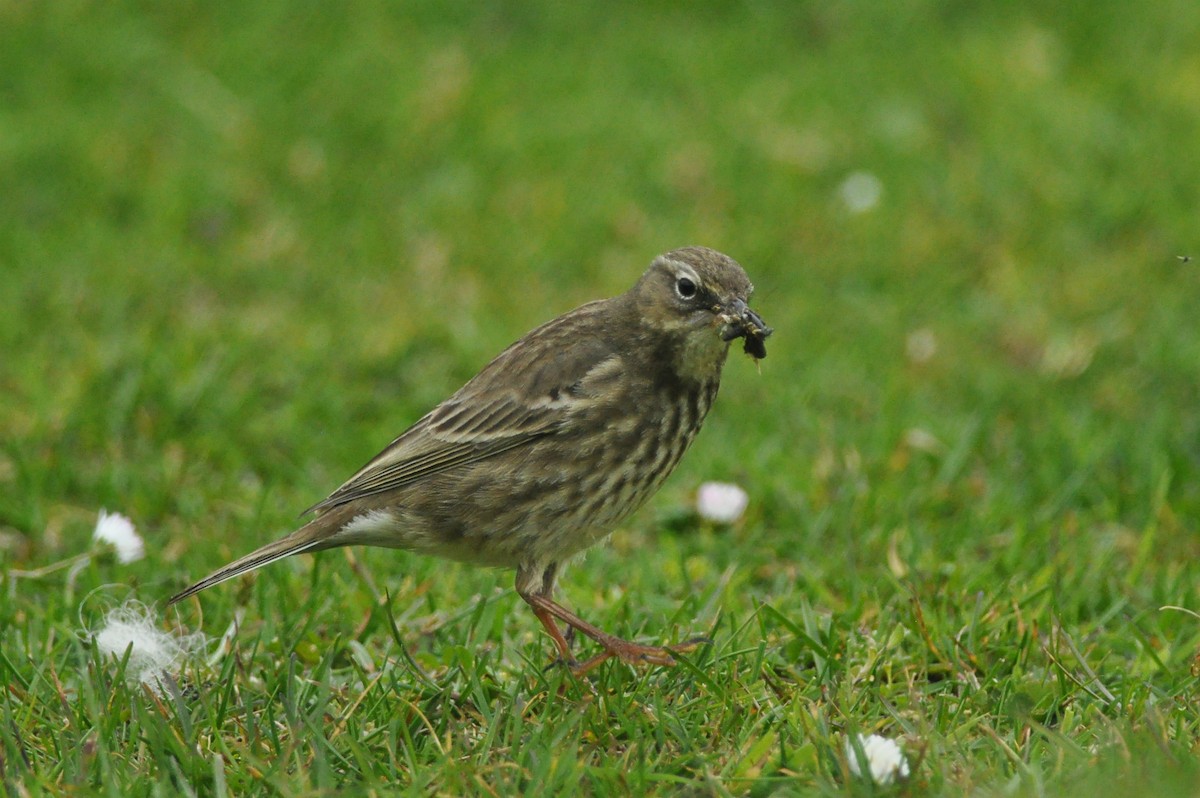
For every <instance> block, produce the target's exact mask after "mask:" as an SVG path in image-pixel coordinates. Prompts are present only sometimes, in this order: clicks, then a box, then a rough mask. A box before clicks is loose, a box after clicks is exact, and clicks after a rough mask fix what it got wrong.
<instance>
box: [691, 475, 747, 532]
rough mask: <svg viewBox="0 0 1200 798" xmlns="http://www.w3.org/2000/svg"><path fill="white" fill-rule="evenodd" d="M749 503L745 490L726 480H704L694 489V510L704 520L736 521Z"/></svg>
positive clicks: (726, 522)
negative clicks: (697, 488)
mask: <svg viewBox="0 0 1200 798" xmlns="http://www.w3.org/2000/svg"><path fill="white" fill-rule="evenodd" d="M749 503H750V497H749V496H747V495H746V491H744V490H742V489H741V488H740V487H738V486H737V485H732V484H730V483H728V482H705V483H704V484H703V485H701V486H700V489H699V490H698V491H696V512H697V513H699V514H700V517H701V518H703V519H704V520H705V521H712V522H713V523H716V524H732V523H733V522H734V521H737V520H738V519H739V518H741V517H742V513H744V512H746V505H747V504H749Z"/></svg>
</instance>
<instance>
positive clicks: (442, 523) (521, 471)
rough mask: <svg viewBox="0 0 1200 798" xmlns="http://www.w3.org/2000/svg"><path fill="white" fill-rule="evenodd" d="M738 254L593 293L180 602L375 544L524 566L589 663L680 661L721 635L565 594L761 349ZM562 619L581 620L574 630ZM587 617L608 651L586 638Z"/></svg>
mask: <svg viewBox="0 0 1200 798" xmlns="http://www.w3.org/2000/svg"><path fill="white" fill-rule="evenodd" d="M752 292H753V285H752V284H751V282H750V279H749V278H748V277H747V275H746V272H745V270H744V269H743V268H742V266H741V265H740V264H739V263H738V262H737V261H735V260H734V259H733V258H731V257H729V256H728V255H725V254H722V253H720V252H718V251H716V250H713V249H709V248H707V247H701V246H688V247H683V248H680V249H674V250H671V251H669V252H666V253H664V254H661V255H659V256H658V257H656V258H654V260H653V261H652V262H651V264H650V266H649V268H648V269H646V271H645V272H644V273H643V274H642V276H641V277H640V278H639V279H638V280H637V282H636V283H635V284H634V285H633V287H632V288H630V289H629V290H628V291H626V292H624V293H622V294H619V295H617V296H615V297H611V298H609V299H602V300H596V301H593V302H589V303H587V304H584V305H581V306H580V307H578V308H576V309H575V310H572V311H569V312H567V313H565V314H563V315H561V316H559V317H557V318H555V319H553V320H551V321H549V322H546V323H545V324H543V325H541V326H540V327H537V328H535V329H534V330H532V331H531V332H529V333H528V334H526V335H525V336H524V337H522V338H521V339H520V340H518V341H517V342H516V343H514V344H512V345H511V346H509V347H508V348H507V349H505V350H504V351H503V352H501V353H500V354H499V355H497V356H496V357H495V359H493V360H492V361H491V362H490V363H488V364H487V365H486V366H484V367H483V369H482V370H481V371H480V372H479V373H478V374H476V375H475V376H474V377H473V378H472V379H471V380H469V381H468V382H467V383H466V384H465V385H464V386H463V387H462V388H460V389H459V390H458V391H457V392H455V393H454V394H453V395H451V396H450V397H449V398H447V399H446V400H445V401H443V402H442V403H441V404H439V405H438V406H437V407H435V408H434V409H433V410H431V411H430V412H429V413H427V414H426V415H425V416H424V417H422V418H421V419H420V420H418V421H417V422H416V423H415V424H413V425H412V426H411V427H410V428H409V429H408V430H406V431H405V432H403V433H402V434H401V435H400V436H399V437H397V438H396V439H395V440H393V441H392V442H391V444H389V445H388V446H387V447H386V448H384V449H383V451H381V452H380V453H379V454H378V455H376V456H375V457H374V458H372V459H371V460H370V461H369V462H368V463H367V464H366V465H364V466H363V467H362V468H360V469H359V470H358V471H357V472H356V473H355V474H354V475H353V476H351V477H350V478H349V479H348V480H346V482H345V483H344V484H342V485H341V486H340V487H339V488H337V489H336V490H335V491H333V493H331V494H329V496H328V497H326V498H325V499H323V500H321V501H320V502H317V503H316V504H314V505H313V506H312V507H310V508H308V510H306V511H305V512H304V513H302V514H301V515H302V516H304V515H307V514H312V515H313V518H312V520H310V521H308V522H307V523H306V524H304V525H303V526H301V527H300V528H298V529H296V530H295V531H294V532H292V533H291V534H289V535H287V536H285V537H283V538H281V539H279V540H277V541H275V542H273V543H268V544H266V545H265V546H262V547H261V548H259V549H256V550H255V551H252V552H251V553H249V554H247V555H245V556H244V557H242V558H240V559H238V560H235V561H233V562H231V563H229V564H228V565H225V566H224V567H222V568H220V569H218V570H217V571H215V572H213V573H212V574H210V575H209V576H206V577H205V578H203V579H201V580H200V581H198V582H196V583H195V584H193V585H191V586H190V587H188V588H186V589H184V590H182V591H180V592H179V593H176V594H175V595H174V596H172V597H171V598H170V599H169V600H168V604H169V605H170V604H175V603H177V602H179V601H182V600H184V599H186V598H188V597H190V596H193V595H195V594H196V593H199V592H200V591H202V590H205V589H207V588H210V587H212V586H214V585H216V584H219V583H221V582H224V581H226V580H228V579H232V578H234V577H236V576H239V575H241V574H244V573H246V572H248V571H253V570H255V569H257V568H261V567H262V566H265V565H268V564H270V563H273V562H276V561H277V560H280V559H283V558H285V557H289V556H291V555H294V554H299V553H301V552H317V551H321V550H323V549H329V548H335V547H339V546H350V545H367V546H382V547H387V548H395V549H405V550H408V551H412V552H418V553H421V554H429V555H436V556H440V557H443V558H448V559H450V560H456V561H460V562H464V563H470V564H474V565H483V566H497V567H503V568H512V569H515V570H516V592H517V594H518V595H519V596H520V597H521V599H522V600H523V601H524V602H525V603H526V604H528V605H529V607H530V608H531V609H532V611H533V614H534V615H535V616H536V617H537V619H538V620H539V621H540V622H541V624H542V626H543V627H544V628H545V630H546V632H547V634H548V635H549V636H550V638H551V640H552V641H553V644H554V646H555V647H556V648H557V650H558V659H559V660H561V661H563V662H565V663H567V664H568V665H569V666H570V667H571V669H572V670H573V671H574V672H575V673H576V674H584V673H587V672H588V671H590V670H591V669H592V668H594V667H595V666H597V665H599V664H600V663H602V662H604V661H606V660H608V659H611V658H614V657H615V658H616V659H618V660H620V661H623V662H626V663H630V664H633V665H662V666H669V665H673V664H675V658H674V657H673V656H672V654H673V653H679V652H681V651H688V650H691V648H694V647H695V645H698V644H699V642H697V641H700V642H703V638H698V639H697V641H688V642H687V643H682V644H677V645H675V646H670V647H663V646H651V645H643V644H639V643H635V642H632V641H629V640H625V639H623V638H620V637H617V636H615V635H611V634H608V633H607V632H605V631H603V630H602V629H600V628H599V627H597V626H595V625H593V624H591V623H589V622H587V621H585V620H584V619H583V618H581V617H579V616H578V615H576V614H575V613H574V612H572V611H571V610H569V609H567V608H566V607H564V606H563V605H561V604H560V603H558V602H557V601H556V600H555V599H554V592H555V587H556V583H557V580H558V578H559V576H560V575H561V573H562V571H563V568H564V566H565V565H566V564H567V563H568V562H569V561H571V560H572V559H573V558H575V557H576V555H578V554H580V553H581V552H583V551H584V550H586V549H588V548H589V547H591V546H593V545H595V544H597V543H599V542H600V541H602V540H604V539H605V538H606V537H607V536H608V535H609V534H610V533H611V532H612V530H613V528H614V527H616V526H617V525H618V524H619V523H621V522H622V521H623V520H624V519H626V518H627V517H628V516H629V515H630V514H631V513H633V512H634V511H635V510H636V509H638V507H640V506H641V505H642V504H643V503H645V501H646V500H647V499H648V498H649V497H650V496H651V495H653V494H654V493H655V492H656V491H657V490H658V488H659V486H660V485H661V484H662V482H663V480H665V479H666V477H667V476H668V475H669V474H670V473H671V472H672V471H673V470H674V468H675V466H676V465H677V464H678V463H679V460H680V458H681V457H682V456H683V454H684V452H685V451H686V450H687V448H688V447H689V445H690V444H691V443H692V440H693V438H695V436H696V433H697V432H698V431H699V430H700V426H701V424H702V422H703V421H704V418H705V416H706V415H707V414H708V411H709V408H710V407H711V406H712V403H713V400H714V399H715V398H716V395H717V390H718V388H719V386H720V382H721V372H722V369H723V367H724V364H725V361H726V358H727V354H728V351H729V348H730V346H731V344H732V342H733V341H734V340H736V339H738V338H741V339H743V350H744V352H745V353H746V354H748V355H750V356H751V357H752V358H753V359H754V360H756V361H757V360H760V359H762V358H764V357H766V354H767V353H766V347H765V345H764V341H765V340H766V338H767V337H768V336H770V335H771V334H772V332H773V330H772V328H771V327H768V326H767V324H766V323H765V322H764V321H763V319H762V317H761V316H759V315H758V314H757V313H755V312H754V311H753V310H751V309H750V307H749V305H748V302H749V300H750V296H751V294H752ZM560 624H563V625H565V626H566V627H567V630H568V634H567V635H564V634H563V631H562V628H561V627H560ZM571 630H577V631H578V632H579V633H581V634H583V635H584V636H586V637H588V638H590V639H591V640H593V641H594V642H595V643H596V644H597V645H598V647H599V652H598V653H597V654H595V655H593V656H592V657H590V658H589V659H587V660H585V661H582V662H580V661H578V660H576V659H575V658H574V657H573V655H572V653H571V645H570V643H569V642H568V638H569V637H573V633H572V632H571Z"/></svg>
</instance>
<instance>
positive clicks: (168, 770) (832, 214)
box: [0, 0, 1200, 796]
mask: <svg viewBox="0 0 1200 798" xmlns="http://www.w3.org/2000/svg"><path fill="white" fill-rule="evenodd" d="M1198 41H1200V5H1197V4H1196V3H1195V2H1194V0H1162V2H1157V3H1122V2H1117V1H1116V0H1097V2H1092V3H1057V4H1035V3H1008V2H1000V1H999V0H994V1H992V2H978V3H962V2H944V3H934V2H929V1H928V0H899V1H898V2H889V3H849V2H841V1H840V0H834V2H827V3H816V2H795V3H784V2H779V3H770V2H747V3H713V4H707V5H705V6H704V7H703V9H702V10H691V9H688V8H687V7H685V6H684V5H683V4H673V3H665V2H652V3H610V4H599V3H594V4H593V3H582V4H560V3H552V2H531V3H524V4H518V3H500V2H484V3H476V4H454V5H450V4H441V3H432V2H416V1H415V0H414V1H413V2H406V3H390V4H389V3H380V2H372V1H371V0H353V1H352V2H349V3H344V4H336V5H335V4H315V3H284V2H279V1H278V0H265V1H264V2H258V3H234V2H211V3H190V2H183V3H137V2H113V3H89V2H83V0H62V2H57V1H56V2H45V3H25V2H3V0H0V675H2V678H3V683H4V685H5V686H6V690H5V692H4V694H3V699H2V700H0V780H2V786H3V789H2V790H0V792H7V793H8V794H12V795H18V796H27V795H28V796H36V795H45V794H70V795H93V794H95V795H112V796H130V795H163V796H174V795H180V794H192V795H217V796H222V795H257V794H267V795H287V796H292V795H296V796H299V795H332V794H345V795H358V794H372V795H387V794H396V793H401V794H403V793H408V794H420V795H439V796H442V795H444V796H458V795H474V794H480V795H512V794H517V793H518V792H519V793H520V794H525V795H564V794H573V793H578V794H584V795H609V794H615V795H620V794H630V795H678V794H685V795H753V796H766V795H793V794H815V795H869V794H885V793H886V794H912V795H926V794H932V795H962V794H967V793H970V794H979V795H991V794H996V795H1000V794H1003V795H1072V796H1074V795H1101V796H1105V795H1111V796H1125V795H1130V794H1147V795H1173V794H1197V792H1200V761H1198V760H1197V758H1196V751H1197V748H1198V747H1200V711H1198V710H1200V705H1198V701H1200V696H1198V695H1197V674H1200V615H1197V614H1196V613H1197V612H1200V562H1198V561H1200V334H1198V332H1197V320H1198V319H1200V312H1198V309H1200V158H1197V157H1196V153H1197V149H1196V147H1197V142H1200V49H1198V48H1197V42H1198ZM692 243H696V244H706V245H709V246H712V247H715V248H718V249H721V250H724V251H726V252H728V253H729V254H731V255H733V256H734V257H735V258H737V259H738V260H739V261H741V262H742V263H743V264H744V265H745V267H746V269H747V271H748V272H749V273H750V275H751V277H752V279H753V280H754V281H755V283H756V285H757V287H758V291H757V294H756V298H755V303H754V304H755V307H756V309H757V310H759V312H761V314H762V315H763V316H764V318H765V319H766V320H767V321H768V322H769V323H770V324H772V325H773V326H774V327H775V328H776V333H775V336H774V337H773V338H772V339H771V341H770V356H769V357H768V358H767V359H766V360H765V361H763V363H762V368H761V373H759V372H758V371H757V370H756V369H755V367H754V365H753V364H752V363H751V362H750V361H749V360H748V359H746V358H744V357H742V356H740V354H737V355H736V356H734V357H732V358H731V362H730V363H729V365H728V366H727V368H726V371H725V379H724V386H723V388H722V394H721V397H720V399H719V400H718V402H717V404H716V407H715V409H714V410H713V412H712V414H711V415H710V416H709V420H708V422H707V425H706V428H705V430H704V432H703V433H702V434H701V435H700V437H699V439H698V440H697V442H696V444H695V446H694V447H693V449H692V451H691V452H690V453H689V455H688V456H687V457H686V458H685V459H684V461H683V464H682V465H681V467H680V468H679V470H678V471H677V472H676V474H675V475H674V476H673V477H672V478H671V479H670V480H669V481H668V482H667V484H666V486H665V487H664V489H663V490H662V491H661V493H660V494H659V495H658V496H657V497H656V498H655V499H654V500H653V501H652V502H651V503H650V504H649V505H648V506H647V507H646V508H645V509H643V510H642V511H641V512H640V513H638V514H637V515H636V516H635V517H634V518H633V519H631V520H630V521H628V522H626V523H625V524H624V525H623V526H622V527H621V528H620V529H619V530H617V531H616V532H615V533H614V535H613V536H612V539H611V544H610V545H607V546H602V547H598V548H597V549H596V550H594V551H593V552H591V553H590V554H589V555H588V556H587V558H586V559H584V560H583V561H582V562H580V563H578V564H577V565H575V566H574V567H573V568H572V569H571V570H569V571H568V572H567V575H566V577H565V578H564V579H563V580H562V584H563V596H562V600H563V601H564V603H566V604H568V605H569V606H572V607H575V608H577V609H578V610H579V612H580V614H581V615H583V616H584V617H586V618H588V619H589V620H592V621H594V622H596V623H598V624H599V625H601V626H602V627H604V628H606V629H608V630H610V631H612V632H615V633H617V634H621V635H623V636H628V637H633V638H636V639H639V640H643V641H647V642H654V643H666V642H670V641H673V640H682V639H686V638H689V637H692V636H694V635H697V634H706V635H708V636H709V637H711V638H712V641H713V642H712V645H711V646H706V647H704V648H702V649H700V650H699V651H697V652H694V653H693V654H690V655H688V656H687V657H685V658H684V661H683V662H681V663H680V664H679V666H678V667H676V668H673V669H665V668H650V669H644V670H635V669H632V668H629V667H627V666H623V665H620V664H613V663H610V664H607V665H606V666H604V667H602V668H600V669H598V670H597V671H596V672H595V673H594V674H593V675H592V676H590V677H589V678H588V679H586V680H582V681H580V680H576V679H574V678H572V677H571V676H570V675H569V674H568V673H566V672H564V670H563V669H561V668H546V665H547V663H548V662H549V661H550V659H551V656H552V646H551V644H550V641H549V640H548V639H547V638H546V636H545V635H544V634H543V633H542V632H541V630H540V627H539V625H538V623H537V621H536V619H535V618H534V617H533V614H532V613H531V612H529V611H528V610H527V608H526V607H525V606H524V605H523V603H522V602H521V601H520V599H519V598H518V597H516V596H515V594H514V593H513V591H512V589H511V579H512V577H511V574H509V573H507V572H499V571H490V570H486V569H472V568H468V567H464V566H459V565H454V564H447V563H444V562H440V561H435V560H432V559H428V558H422V557H419V556H415V555H410V554H407V553H403V552H391V551H383V550H362V549H357V550H351V551H333V552H326V553H323V554H320V555H317V556H301V557H296V558H293V559H292V560H289V561H286V562H284V563H281V564H278V565H275V566H273V567H271V568H269V569H265V570H263V571H260V572H258V573H257V574H255V575H254V576H250V577H246V578H243V579H240V580H238V581H235V582H232V583H228V584H226V585H223V586H221V587H219V588H216V589H214V590H212V591H210V592H208V593H205V594H203V595H202V596H200V597H199V598H198V599H195V600H190V601H187V602H185V603H183V604H181V605H180V606H178V607H173V608H171V609H169V610H167V609H166V608H165V607H164V603H165V598H166V597H167V596H169V595H170V594H171V593H173V592H174V591H176V590H178V589H180V588H182V587H183V586H185V585H186V584H188V583H189V582H190V581H192V580H193V579H195V578H199V577H200V576H203V575H204V574H205V573H207V572H208V571H210V570H212V569H213V568H215V567H216V566H218V565H220V564H222V563H224V562H226V561H227V560H229V559H231V558H233V557H235V556H237V555H240V554H242V553H245V552H247V551H249V550H250V549H252V548H254V547H256V546H258V545H260V544H262V543H264V542H266V541H268V540H270V539H273V538H274V537H277V536H279V535H281V534H282V533H284V532H286V531H289V530H290V529H291V528H293V526H294V525H295V524H296V513H297V512H298V511H299V510H301V509H302V508H304V507H306V506H308V505H310V504H312V503H313V502H315V501H317V500H318V499H320V498H322V497H323V496H325V495H326V493H328V492H329V491H330V490H331V489H333V488H334V487H336V486H337V485H338V484H340V482H341V481H342V480H343V479H344V478H345V477H346V476H348V475H349V474H350V473H352V472H353V471H354V470H355V469H356V468H357V467H358V466H360V465H361V464H362V463H363V462H364V461H365V460H366V459H367V458H369V457H370V456H371V455H373V454H375V452H376V451H378V450H379V449H380V448H381V447H382V446H383V445H384V444H386V443H387V442H388V441H389V440H391V438H392V437H394V436H395V435H396V434H397V433H399V432H400V431H402V430H403V429H404V428H405V427H406V426H407V425H408V424H410V423H411V422H413V421H415V420H416V419H417V418H418V417H419V416H420V415H421V414H423V413H424V412H425V411H426V410H428V409H429V408H430V407H432V406H433V405H434V404H436V403H437V402H438V401H440V400H441V399H442V398H444V397H445V396H446V395H448V394H449V393H450V392H452V391H453V390H454V389H456V388H457V387H458V386H459V385H460V384H461V383H462V382H463V381H465V380H466V379H467V378H469V377H470V376H471V375H472V374H474V373H475V371H476V370H477V369H478V368H479V367H480V366H481V365H483V363H485V362H486V361H487V360H488V359H489V358H490V357H491V356H492V355H494V354H495V353H497V352H498V351H499V350H500V349H501V348H502V347H504V346H506V345H507V344H508V343H509V342H511V341H512V340H514V339H515V338H516V337H517V336H519V335H521V334H522V333H524V332H525V331H526V330H528V329H529V328H531V327H532V326H534V325H535V324H538V323H540V322H542V321H544V320H546V319H548V318H550V317H552V316H555V315H557V314H559V313H561V312H564V311H565V310H567V309H569V308H571V307H574V306H575V305H577V304H580V303H582V302H583V301H586V300H589V299H593V298H596V297H600V296H606V295H611V294H614V293H617V292H619V291H622V290H624V289H625V288H627V287H628V286H629V285H630V284H632V282H633V280H634V279H636V277H637V276H638V275H639V274H640V273H641V271H642V270H643V269H644V268H645V266H646V265H647V264H648V263H649V261H650V259H651V258H652V257H653V256H654V255H655V254H657V253H659V252H661V251H664V250H667V249H671V248H673V247H676V246H680V245H685V244H692ZM1192 256H1195V257H1193V258H1192V259H1191V260H1186V258H1189V257H1192ZM736 351H737V350H736V348H735V352H736ZM714 479H715V480H722V481H728V482H735V483H738V484H740V485H742V486H743V487H744V488H745V489H746V490H747V491H748V492H749V495H750V505H749V509H748V511H747V513H746V515H745V516H744V517H743V518H742V519H741V520H740V521H739V522H738V523H736V524H734V525H733V526H729V527H724V526H714V525H712V524H709V523H705V522H702V521H700V520H698V519H697V517H696V516H695V515H694V514H693V512H692V511H691V509H690V508H691V507H692V503H693V498H694V495H695V492H696V489H697V487H698V486H699V485H700V483H702V482H704V481H707V480H714ZM101 508H107V509H108V510H109V511H114V512H120V513H123V514H125V515H127V516H129V517H130V518H131V519H132V520H133V522H134V523H135V524H136V525H137V528H138V531H139V532H140V534H141V535H142V536H143V538H144V539H145V545H146V553H145V557H144V558H143V559H141V560H139V561H137V562H133V563H128V564H125V563H121V562H119V561H118V560H117V558H116V557H114V556H112V555H111V554H102V553H96V554H94V555H93V556H89V555H88V552H89V551H91V550H92V543H91V535H92V530H93V527H94V525H95V523H96V517H97V514H98V512H99V510H100V509H101ZM129 600H137V601H140V602H143V603H144V604H145V605H146V606H147V607H148V608H149V612H150V614H151V618H152V619H153V622H154V624H155V625H156V627H157V628H159V629H161V630H163V631H165V632H169V633H171V634H175V635H191V634H195V633H197V632H202V633H203V634H204V635H206V636H207V641H208V642H207V643H206V644H204V645H202V646H201V647H199V648H197V649H194V650H193V651H192V652H191V654H190V655H189V656H186V657H184V658H183V659H182V661H181V662H180V663H179V665H178V666H177V667H176V668H174V672H173V674H172V678H171V679H170V680H169V683H168V684H167V688H166V689H165V690H164V691H163V692H162V693H161V694H155V693H153V692H152V691H149V690H147V689H144V688H143V687H142V686H141V685H140V684H139V683H138V682H137V681H136V679H134V678H132V677H133V676H134V675H135V674H133V673H132V671H133V670H134V669H133V668H130V667H127V666H129V665H130V664H132V663H128V662H126V663H123V662H118V661H116V660H115V659H113V658H111V657H108V656H103V655H101V654H100V652H99V650H98V648H97V646H96V644H95V641H94V639H93V635H94V632H95V631H96V630H98V629H99V628H100V627H101V626H102V625H103V622H104V618H105V614H106V612H107V611H108V610H109V609H111V608H113V607H116V606H119V605H122V604H123V603H125V602H127V601H129ZM1171 607H1174V608H1176V609H1170V608H1171ZM234 624H236V628H235V629H234V628H233V625H234ZM226 630H230V632H229V634H228V635H227V637H226V638H225V639H224V641H223V642H222V635H223V634H225V632H226ZM583 650H584V651H586V650H588V649H583ZM127 671H129V672H128V673H127ZM858 734H864V735H869V734H880V735H883V736H885V737H888V738H891V739H893V740H895V741H897V742H898V743H899V744H900V745H901V747H902V748H903V750H904V752H905V754H906V755H907V758H908V763H909V765H910V769H911V775H910V777H909V778H908V779H907V780H906V781H903V782H901V783H899V784H893V785H891V786H880V787H875V786H874V785H872V783H871V782H870V781H868V780H865V779H863V778H856V777H855V776H854V775H852V773H851V771H850V769H849V760H848V757H847V753H846V741H847V740H848V739H852V738H854V737H855V735H858Z"/></svg>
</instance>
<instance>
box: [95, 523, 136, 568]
mask: <svg viewBox="0 0 1200 798" xmlns="http://www.w3.org/2000/svg"><path fill="white" fill-rule="evenodd" d="M92 540H94V541H96V542H97V543H107V544H108V545H110V546H112V547H113V548H114V549H116V550H117V561H118V562H121V563H131V562H137V561H138V560H140V559H142V557H145V556H146V544H145V543H143V542H142V539H141V537H139V536H138V533H137V530H135V529H134V528H133V522H132V521H130V520H129V519H128V518H126V517H125V516H123V515H121V514H120V513H109V512H108V511H106V510H101V511H100V518H99V519H98V520H97V521H96V529H95V531H94V532H92Z"/></svg>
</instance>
